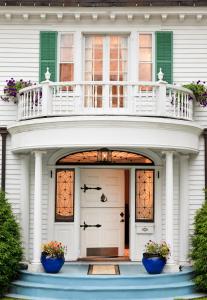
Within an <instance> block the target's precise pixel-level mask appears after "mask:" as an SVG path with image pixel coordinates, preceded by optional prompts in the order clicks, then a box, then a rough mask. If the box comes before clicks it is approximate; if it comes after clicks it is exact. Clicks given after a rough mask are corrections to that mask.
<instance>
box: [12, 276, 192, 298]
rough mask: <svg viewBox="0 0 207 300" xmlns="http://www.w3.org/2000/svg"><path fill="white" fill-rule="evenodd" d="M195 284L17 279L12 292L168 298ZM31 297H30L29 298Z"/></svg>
mask: <svg viewBox="0 0 207 300" xmlns="http://www.w3.org/2000/svg"><path fill="white" fill-rule="evenodd" d="M193 291H194V284H193V283H192V282H191V281H186V282H181V283H176V284H174V283H173V284H167V285H163V284H162V285H148V284H146V285H145V286H120V287H113V286H111V287H107V286H80V287H76V288H74V287H64V286H62V285H49V284H40V283H34V282H33V283H30V282H25V281H15V282H13V284H12V293H15V294H21V295H24V296H28V297H42V298H43V299H45V298H54V297H55V298H59V299H71V300H73V299H74V300H85V299H90V300H95V299H99V300H105V299H128V298H136V297H138V298H143V299H147V298H151V299H153V298H166V297H171V296H181V295H187V294H191V293H193ZM28 299H29V298H28Z"/></svg>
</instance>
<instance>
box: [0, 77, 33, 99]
mask: <svg viewBox="0 0 207 300" xmlns="http://www.w3.org/2000/svg"><path fill="white" fill-rule="evenodd" d="M31 85H32V83H31V81H30V80H29V81H24V80H23V79H20V80H17V81H16V80H15V79H14V78H11V79H9V80H6V85H5V87H4V96H1V99H2V100H3V101H7V102H8V101H11V102H14V103H17V100H18V93H19V91H20V90H21V89H23V88H25V87H28V86H31Z"/></svg>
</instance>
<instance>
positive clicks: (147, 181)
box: [136, 170, 154, 222]
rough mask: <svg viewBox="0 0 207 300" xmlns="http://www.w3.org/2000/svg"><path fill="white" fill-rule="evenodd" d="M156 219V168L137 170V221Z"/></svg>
mask: <svg viewBox="0 0 207 300" xmlns="http://www.w3.org/2000/svg"><path fill="white" fill-rule="evenodd" d="M153 221H154V170H136V222H153Z"/></svg>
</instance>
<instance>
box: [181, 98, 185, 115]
mask: <svg viewBox="0 0 207 300" xmlns="http://www.w3.org/2000/svg"><path fill="white" fill-rule="evenodd" d="M184 115H185V106H184V93H183V92H181V117H182V118H184Z"/></svg>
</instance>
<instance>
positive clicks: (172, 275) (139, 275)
mask: <svg viewBox="0 0 207 300" xmlns="http://www.w3.org/2000/svg"><path fill="white" fill-rule="evenodd" d="M20 273H22V274H23V275H24V276H25V275H29V276H31V275H32V276H34V277H38V276H39V277H42V276H43V277H48V276H49V277H58V278H70V279H72V278H74V279H78V278H81V279H83V278H85V279H87V280H91V279H94V278H95V279H109V275H101V277H100V275H88V274H79V273H77V274H70V273H61V272H60V273H58V274H48V273H41V272H39V273H34V272H28V271H21V272H20ZM192 274H193V271H192V270H185V271H182V272H176V273H162V274H156V275H153V277H154V278H164V277H182V276H186V275H189V276H190V275H192ZM120 278H123V279H127V278H129V279H131V278H137V279H139V278H143V279H146V278H152V275H149V274H148V273H143V274H136V275H135V274H131V275H130V274H128V275H126V274H120V275H119V276H117V275H110V279H112V280H118V279H120Z"/></svg>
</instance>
